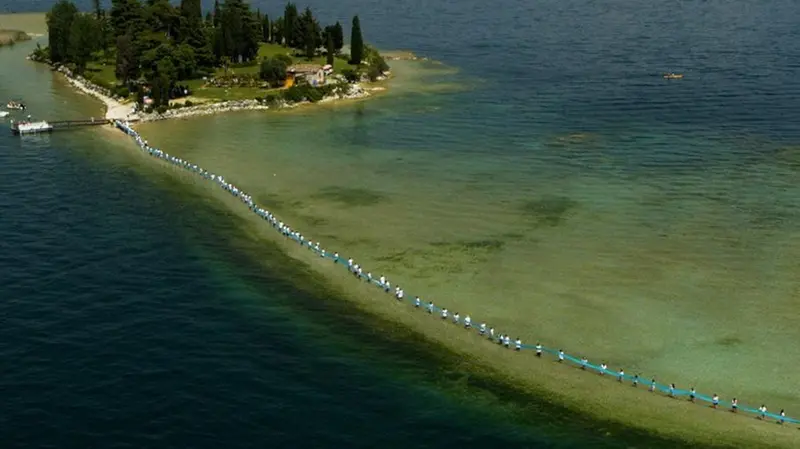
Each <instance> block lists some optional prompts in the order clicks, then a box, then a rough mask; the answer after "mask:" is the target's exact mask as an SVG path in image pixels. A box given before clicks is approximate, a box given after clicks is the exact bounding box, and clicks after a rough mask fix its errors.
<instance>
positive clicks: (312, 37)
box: [298, 7, 320, 61]
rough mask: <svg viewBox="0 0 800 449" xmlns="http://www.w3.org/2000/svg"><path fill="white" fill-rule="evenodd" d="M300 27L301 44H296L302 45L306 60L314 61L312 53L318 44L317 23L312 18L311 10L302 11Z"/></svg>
mask: <svg viewBox="0 0 800 449" xmlns="http://www.w3.org/2000/svg"><path fill="white" fill-rule="evenodd" d="M300 25H301V26H302V28H303V38H302V42H298V44H302V48H303V50H304V51H305V54H306V59H308V60H309V61H310V60H312V59H314V53H315V52H316V50H317V47H319V44H320V37H319V23H317V19H315V18H314V14H312V13H311V8H308V7H307V8H306V9H305V11H303V15H302V16H301V17H300Z"/></svg>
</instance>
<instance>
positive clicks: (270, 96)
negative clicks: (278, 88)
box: [263, 92, 283, 105]
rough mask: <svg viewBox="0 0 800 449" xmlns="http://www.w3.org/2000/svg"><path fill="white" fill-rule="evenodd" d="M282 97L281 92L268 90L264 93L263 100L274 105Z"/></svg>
mask: <svg viewBox="0 0 800 449" xmlns="http://www.w3.org/2000/svg"><path fill="white" fill-rule="evenodd" d="M282 98H283V96H282V95H281V93H280V92H268V93H267V94H266V95H264V99H263V101H264V103H266V104H269V105H274V104H277V103H278V102H279V101H280V100H281V99H282Z"/></svg>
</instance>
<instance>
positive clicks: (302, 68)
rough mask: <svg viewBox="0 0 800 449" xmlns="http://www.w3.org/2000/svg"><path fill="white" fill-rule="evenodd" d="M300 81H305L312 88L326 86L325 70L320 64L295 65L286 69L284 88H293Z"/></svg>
mask: <svg viewBox="0 0 800 449" xmlns="http://www.w3.org/2000/svg"><path fill="white" fill-rule="evenodd" d="M300 80H305V81H306V82H307V83H308V84H311V85H312V86H320V85H322V84H325V70H324V68H323V66H321V65H318V64H294V65H291V66H289V68H288V69H286V82H285V83H284V87H292V86H294V85H295V84H297V83H298V82H299V81H300Z"/></svg>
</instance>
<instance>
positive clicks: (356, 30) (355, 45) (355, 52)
mask: <svg viewBox="0 0 800 449" xmlns="http://www.w3.org/2000/svg"><path fill="white" fill-rule="evenodd" d="M363 57H364V38H363V37H362V36H361V22H360V21H359V20H358V16H354V17H353V29H352V30H351V33H350V64H354V65H358V64H361V58H363Z"/></svg>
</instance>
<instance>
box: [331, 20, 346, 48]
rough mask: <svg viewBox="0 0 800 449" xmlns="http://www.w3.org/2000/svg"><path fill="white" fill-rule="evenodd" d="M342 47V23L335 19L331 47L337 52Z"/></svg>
mask: <svg viewBox="0 0 800 449" xmlns="http://www.w3.org/2000/svg"><path fill="white" fill-rule="evenodd" d="M342 47H344V29H342V24H341V23H339V21H338V20H337V21H336V23H335V24H334V25H333V48H334V49H335V50H336V53H339V52H340V51H342Z"/></svg>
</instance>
